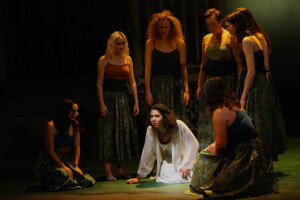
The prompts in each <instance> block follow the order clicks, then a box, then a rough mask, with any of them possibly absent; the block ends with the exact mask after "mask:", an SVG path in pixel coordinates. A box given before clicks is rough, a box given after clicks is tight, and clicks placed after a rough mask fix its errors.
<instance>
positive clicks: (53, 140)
mask: <svg viewBox="0 0 300 200" xmlns="http://www.w3.org/2000/svg"><path fill="white" fill-rule="evenodd" d="M78 115H79V114H78V105H77V103H75V102H74V101H72V100H69V99H64V100H63V101H62V102H61V103H60V104H59V105H58V108H57V111H56V114H55V118H54V120H51V121H49V122H48V123H47V125H46V131H45V141H44V150H43V151H41V152H40V154H39V156H38V165H37V176H38V180H39V184H40V185H41V187H42V188H43V189H45V190H49V191H56V190H70V189H77V188H85V187H90V186H93V185H94V184H95V180H94V179H93V178H92V177H91V176H90V175H88V174H85V173H83V172H82V171H81V169H80V168H79V158H80V124H79V122H78V121H77V116H78Z"/></svg>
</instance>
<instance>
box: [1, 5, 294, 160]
mask: <svg viewBox="0 0 300 200" xmlns="http://www.w3.org/2000/svg"><path fill="white" fill-rule="evenodd" d="M210 7H216V8H218V9H220V10H221V11H222V12H223V13H224V15H226V14H228V13H230V12H231V11H233V10H234V9H235V8H237V7H246V8H248V9H249V10H250V11H251V12H252V13H253V15H254V16H255V18H256V19H257V21H258V22H259V23H260V24H261V25H262V27H263V28H264V29H265V31H266V32H267V33H268V35H269V36H270V39H271V41H272V54H271V56H270V68H271V71H272V75H273V78H274V82H275V84H276V87H277V92H278V96H279V99H280V102H281V105H282V111H283V115H284V119H285V123H286V127H287V134H288V136H289V135H295V134H296V135H298V130H297V129H296V123H297V120H298V118H297V115H296V114H295V113H297V111H298V110H299V108H298V106H296V105H297V104H298V102H299V101H300V98H299V86H300V85H299V84H300V82H299V79H298V74H299V70H300V69H299V64H298V63H299V61H298V60H299V59H298V57H299V52H300V41H299V40H300V39H299V35H300V26H299V25H300V23H299V22H300V12H299V11H300V2H299V1H297V0H285V1H282V0H264V1H261V0H251V1H249V0H226V1H225V0H219V1H218V0H128V1H125V0H109V1H100V0H85V1H83V0H72V1H71V0H51V1H50V0H27V1H22V0H1V1H0V27H1V28H0V56H1V57H0V156H24V155H28V156H30V155H35V154H36V153H37V152H38V149H39V148H40V146H41V144H42V143H41V141H42V138H43V134H44V127H45V123H46V122H47V121H48V120H50V119H51V118H52V115H53V113H54V112H55V108H56V105H57V103H58V101H59V100H61V99H62V98H72V99H74V100H75V101H77V102H78V104H79V109H80V110H79V111H80V119H81V123H82V124H83V125H84V126H85V128H86V129H85V131H84V132H83V137H82V144H83V146H85V148H82V150H83V153H86V154H90V153H91V152H93V147H92V145H90V144H91V142H92V141H93V137H94V136H95V135H96V133H97V120H98V116H99V111H98V110H99V108H98V102H97V96H96V65H97V62H98V59H99V57H100V56H101V55H103V54H104V53H105V48H106V41H107V39H108V37H109V35H110V34H111V33H112V32H114V31H116V30H119V31H122V32H124V33H125V35H126V36H127V38H128V41H129V47H130V55H131V56H132V58H133V61H134V69H135V76H136V81H137V83H138V87H139V98H140V101H141V104H143V98H144V97H143V68H144V64H143V63H144V57H143V56H144V55H143V54H144V44H145V41H146V28H147V25H148V22H149V20H150V17H151V15H152V14H153V13H155V12H160V11H161V10H163V9H169V10H170V11H172V12H173V14H174V15H175V16H176V17H178V18H179V19H180V20H181V22H182V26H183V31H184V35H185V37H186V48H187V64H188V72H189V81H190V87H191V92H192V93H195V92H196V91H195V87H196V81H197V78H198V72H199V65H200V62H201V60H200V58H201V55H200V51H201V40H202V37H203V36H204V35H205V34H207V30H206V27H205V24H204V22H203V19H202V14H203V12H204V11H205V10H206V9H207V8H210ZM191 104H192V105H190V109H191V110H193V109H192V108H193V104H197V102H196V100H195V98H194V95H193V94H192V96H191ZM142 107H143V105H141V108H142ZM141 110H142V113H141V116H143V114H145V113H143V109H141ZM193 111H195V110H193ZM191 114H192V115H193V116H194V117H197V113H196V112H194V113H191ZM137 120H138V122H141V123H140V124H143V119H141V118H139V119H137ZM143 126H144V125H143ZM139 134H140V135H141V141H142V139H143V137H144V132H143V129H142V128H141V129H140V133H139Z"/></svg>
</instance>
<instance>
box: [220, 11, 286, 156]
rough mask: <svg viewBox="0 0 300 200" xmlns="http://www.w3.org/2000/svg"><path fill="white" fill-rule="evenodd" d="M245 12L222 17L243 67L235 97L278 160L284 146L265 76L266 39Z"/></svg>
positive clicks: (268, 77)
mask: <svg viewBox="0 0 300 200" xmlns="http://www.w3.org/2000/svg"><path fill="white" fill-rule="evenodd" d="M247 13H248V12H247V11H245V10H244V9H242V10H241V9H237V10H236V11H234V12H232V13H231V14H229V15H228V16H226V18H225V24H226V27H227V29H228V31H229V32H230V33H231V34H232V35H234V36H235V37H236V38H237V42H238V45H237V52H238V55H239V59H240V61H241V64H242V66H243V71H242V72H241V78H240V81H239V84H238V88H239V89H238V97H239V98H240V102H241V105H242V106H243V107H244V108H245V109H246V111H247V113H248V114H249V116H250V118H251V120H252V121H253V123H254V126H255V127H256V129H257V131H258V134H259V136H260V138H261V139H262V141H263V142H264V143H265V144H266V148H267V150H268V151H269V152H270V154H271V155H272V157H273V159H274V160H278V154H280V153H283V151H284V150H286V146H287V145H286V133H285V127H284V122H283V118H282V114H281V109H280V104H279V101H278V99H277V95H276V92H275V89H272V88H274V85H273V83H272V82H271V81H270V80H271V75H270V74H266V73H267V72H268V71H269V66H268V58H266V56H268V52H269V46H266V43H267V42H266V41H268V39H267V36H264V34H265V33H264V32H262V30H261V29H259V28H256V27H258V26H257V25H254V24H257V22H256V20H255V19H254V18H250V19H251V20H250V19H249V13H248V14H247ZM262 38H265V40H266V41H265V42H264V40H262ZM267 44H268V43H267ZM243 75H244V76H243Z"/></svg>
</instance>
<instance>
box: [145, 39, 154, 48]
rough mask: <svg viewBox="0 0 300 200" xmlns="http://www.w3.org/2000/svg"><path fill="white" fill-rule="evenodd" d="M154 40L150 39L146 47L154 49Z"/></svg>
mask: <svg viewBox="0 0 300 200" xmlns="http://www.w3.org/2000/svg"><path fill="white" fill-rule="evenodd" d="M153 42H154V41H153V40H152V39H151V38H149V39H148V40H147V41H146V46H150V47H152V46H153Z"/></svg>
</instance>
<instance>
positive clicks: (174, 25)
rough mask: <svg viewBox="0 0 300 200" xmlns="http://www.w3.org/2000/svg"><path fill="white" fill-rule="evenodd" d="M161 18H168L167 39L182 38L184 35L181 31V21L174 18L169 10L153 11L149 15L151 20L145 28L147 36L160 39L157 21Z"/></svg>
mask: <svg viewBox="0 0 300 200" xmlns="http://www.w3.org/2000/svg"><path fill="white" fill-rule="evenodd" d="M161 20H168V21H169V22H170V32H169V40H174V41H176V40H178V39H182V40H184V36H183V33H182V26H181V22H180V20H179V19H178V18H176V17H175V16H174V15H173V14H172V13H171V12H170V11H169V10H163V11H162V12H160V13H154V14H153V15H152V17H151V21H150V22H149V25H148V28H147V38H148V39H152V40H159V39H161V35H160V33H159V26H158V23H159V22H160V21H161Z"/></svg>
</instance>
